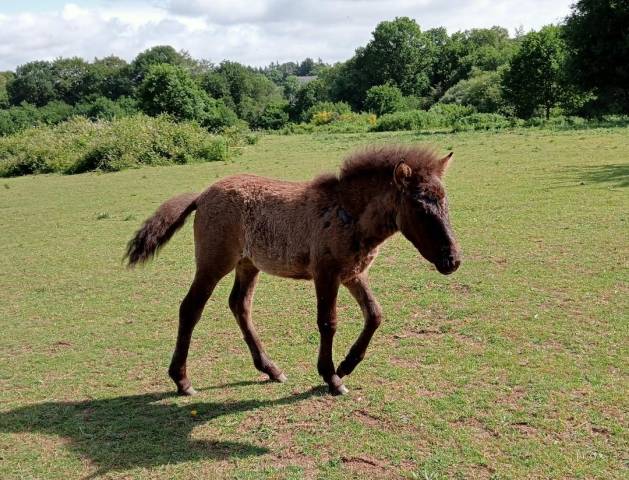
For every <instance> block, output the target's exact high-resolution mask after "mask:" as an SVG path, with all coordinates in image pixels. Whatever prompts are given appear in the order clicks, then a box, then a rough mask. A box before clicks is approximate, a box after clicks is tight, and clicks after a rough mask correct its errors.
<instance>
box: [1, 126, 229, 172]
mask: <svg viewBox="0 0 629 480" xmlns="http://www.w3.org/2000/svg"><path fill="white" fill-rule="evenodd" d="M230 153H231V145H230V143H229V140H228V139H227V138H226V137H223V136H216V135H211V134H209V133H207V131H205V130H204V129H203V128H201V127H200V126H198V125H196V124H195V123H190V122H181V123H174V122H172V121H171V120H170V119H168V118H167V117H164V116H160V117H157V118H151V117H147V116H145V115H136V116H133V117H127V118H120V119H115V120H113V121H97V122H91V121H89V120H87V119H85V118H83V117H74V118H72V119H71V120H69V121H67V122H64V123H61V124H59V125H57V126H54V127H50V126H38V127H34V128H29V129H27V130H25V131H23V132H20V133H18V134H15V135H11V136H8V137H4V138H1V139H0V176H3V177H7V176H17V175H26V174H31V173H48V172H61V173H81V172H86V171H90V170H102V171H116V170H122V169H124V168H133V167H139V166H142V165H170V164H182V163H191V162H200V161H214V160H226V159H227V158H228V157H229V155H230Z"/></svg>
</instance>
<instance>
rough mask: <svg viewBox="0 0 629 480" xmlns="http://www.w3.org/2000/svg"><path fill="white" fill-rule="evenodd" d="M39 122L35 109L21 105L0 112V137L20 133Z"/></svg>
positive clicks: (29, 105)
mask: <svg viewBox="0 0 629 480" xmlns="http://www.w3.org/2000/svg"><path fill="white" fill-rule="evenodd" d="M38 121H39V112H38V110H37V107H35V106H34V105H31V104H29V103H23V104H22V105H20V106H19V107H11V108H9V109H7V110H0V137H2V136H5V135H12V134H14V133H17V132H20V131H22V130H24V129H26V128H28V127H30V126H33V125H35V124H36V123H37V122H38Z"/></svg>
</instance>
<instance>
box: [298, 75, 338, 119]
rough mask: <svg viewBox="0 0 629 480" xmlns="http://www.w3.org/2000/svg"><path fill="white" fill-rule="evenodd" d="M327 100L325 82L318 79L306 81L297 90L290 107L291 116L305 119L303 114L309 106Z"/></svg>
mask: <svg viewBox="0 0 629 480" xmlns="http://www.w3.org/2000/svg"><path fill="white" fill-rule="evenodd" d="M326 100H329V96H328V90H327V86H326V84H325V83H324V82H323V81H322V80H319V79H316V80H313V81H311V82H308V83H307V84H305V85H304V86H303V87H301V88H300V89H299V91H298V92H297V96H296V98H295V103H294V104H293V105H292V107H291V118H294V119H300V120H307V119H306V118H305V117H304V115H305V114H306V112H307V111H308V109H309V108H310V107H312V106H313V105H316V104H317V103H320V102H325V101H326Z"/></svg>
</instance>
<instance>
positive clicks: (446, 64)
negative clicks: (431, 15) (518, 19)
mask: <svg viewBox="0 0 629 480" xmlns="http://www.w3.org/2000/svg"><path fill="white" fill-rule="evenodd" d="M426 34H428V35H430V37H431V39H432V41H433V44H434V48H435V49H436V50H437V54H436V61H435V63H434V65H433V69H432V76H431V79H430V80H431V85H432V87H433V89H434V90H435V92H434V96H435V97H439V96H440V95H442V94H443V93H445V91H446V90H448V89H449V88H450V87H452V86H454V85H455V84H456V83H458V82H460V81H461V80H466V79H468V78H470V76H471V75H472V73H473V72H474V71H477V70H482V71H496V70H497V69H498V68H500V67H501V66H502V65H505V64H507V63H508V62H509V60H510V59H511V57H512V56H513V54H514V53H515V51H516V49H517V42H516V40H514V39H511V38H509V33H508V32H507V30H506V29H504V28H502V27H492V28H475V29H472V30H466V31H464V32H455V33H453V34H452V35H451V36H450V37H447V34H446V33H445V29H441V28H438V29H432V30H428V31H427V32H426Z"/></svg>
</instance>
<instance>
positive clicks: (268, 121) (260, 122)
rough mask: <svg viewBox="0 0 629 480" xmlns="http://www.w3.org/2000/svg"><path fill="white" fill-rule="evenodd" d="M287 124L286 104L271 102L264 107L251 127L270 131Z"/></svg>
mask: <svg viewBox="0 0 629 480" xmlns="http://www.w3.org/2000/svg"><path fill="white" fill-rule="evenodd" d="M287 123H288V104H287V103H286V102H273V103H269V104H268V105H267V106H265V107H264V109H263V110H262V113H261V114H260V115H259V116H258V118H257V119H256V122H255V124H254V125H253V126H255V127H257V128H264V129H270V130H277V129H279V128H282V127H283V126H284V125H286V124H287Z"/></svg>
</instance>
